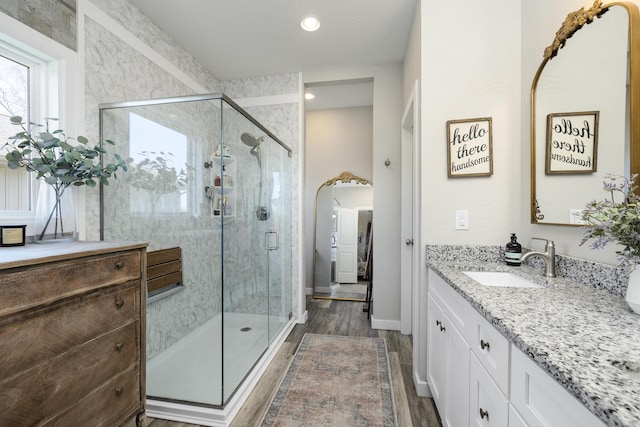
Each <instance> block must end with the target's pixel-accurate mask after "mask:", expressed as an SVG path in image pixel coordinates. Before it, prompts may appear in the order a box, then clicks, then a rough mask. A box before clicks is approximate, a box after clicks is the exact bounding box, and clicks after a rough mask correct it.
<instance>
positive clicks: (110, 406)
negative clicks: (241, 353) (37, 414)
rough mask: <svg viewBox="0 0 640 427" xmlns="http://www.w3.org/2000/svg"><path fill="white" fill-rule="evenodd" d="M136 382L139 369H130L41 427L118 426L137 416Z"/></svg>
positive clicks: (137, 391) (136, 367)
mask: <svg viewBox="0 0 640 427" xmlns="http://www.w3.org/2000/svg"><path fill="white" fill-rule="evenodd" d="M139 378H140V372H139V367H138V366H137V365H136V366H132V367H131V368H129V369H127V370H126V371H124V372H122V373H121V374H119V375H117V376H116V377H114V378H113V379H112V380H111V381H109V382H107V383H106V384H104V385H103V386H101V387H99V388H98V389H96V390H95V391H94V392H93V393H91V394H90V395H88V396H87V397H85V398H84V399H82V400H81V401H79V402H78V403H76V404H75V405H73V406H72V407H70V408H69V409H68V410H66V411H64V412H63V413H61V414H58V415H56V416H55V417H53V418H52V419H51V420H50V421H48V422H45V423H44V424H43V425H45V426H47V427H67V426H70V425H76V426H92V427H101V426H104V427H112V426H116V425H120V423H119V422H118V421H117V420H122V419H125V418H129V417H131V416H133V415H134V414H135V413H136V412H137V409H138V407H139V406H138V403H137V401H138V400H139V399H140V387H139V383H138V381H139Z"/></svg>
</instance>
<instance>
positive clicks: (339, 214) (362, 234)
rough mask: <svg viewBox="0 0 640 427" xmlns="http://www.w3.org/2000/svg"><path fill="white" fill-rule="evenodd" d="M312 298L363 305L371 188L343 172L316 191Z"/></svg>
mask: <svg viewBox="0 0 640 427" xmlns="http://www.w3.org/2000/svg"><path fill="white" fill-rule="evenodd" d="M314 224H315V229H314V236H313V246H314V255H313V297H314V298H324V299H339V300H349V301H365V300H366V295H367V280H368V279H370V276H369V275H370V269H369V268H367V267H368V265H369V263H370V260H371V248H372V241H373V239H372V236H373V184H372V183H371V181H369V180H367V179H365V178H361V177H359V176H356V175H353V174H352V173H351V172H346V171H345V172H343V173H341V174H340V175H338V176H336V177H333V178H331V179H329V180H327V181H325V182H324V183H323V184H322V185H320V187H319V188H318V190H317V191H316V204H315V217H314Z"/></svg>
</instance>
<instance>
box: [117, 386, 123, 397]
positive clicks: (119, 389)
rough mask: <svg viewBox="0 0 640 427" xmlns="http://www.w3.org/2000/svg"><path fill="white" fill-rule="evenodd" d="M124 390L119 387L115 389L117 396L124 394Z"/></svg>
mask: <svg viewBox="0 0 640 427" xmlns="http://www.w3.org/2000/svg"><path fill="white" fill-rule="evenodd" d="M122 390H123V388H122V387H118V388H117V389H115V392H116V396H120V395H121V394H122Z"/></svg>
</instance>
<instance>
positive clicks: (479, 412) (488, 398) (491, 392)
mask: <svg viewBox="0 0 640 427" xmlns="http://www.w3.org/2000/svg"><path fill="white" fill-rule="evenodd" d="M469 366H470V377H469V381H470V389H469V399H470V404H469V418H470V420H471V424H470V425H472V426H478V427H489V426H496V427H503V426H506V425H507V423H508V419H509V403H508V402H507V399H506V397H504V395H503V394H502V392H501V391H500V388H499V387H498V386H497V385H496V383H495V382H493V380H492V379H491V377H490V376H489V374H488V373H487V371H486V370H485V369H484V368H483V367H482V365H481V364H480V362H479V361H478V359H477V358H476V356H475V354H473V353H471V359H470V364H469Z"/></svg>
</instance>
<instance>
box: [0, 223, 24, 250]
mask: <svg viewBox="0 0 640 427" xmlns="http://www.w3.org/2000/svg"><path fill="white" fill-rule="evenodd" d="M26 228H27V226H26V225H0V247H11V246H24V244H25V230H26Z"/></svg>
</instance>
